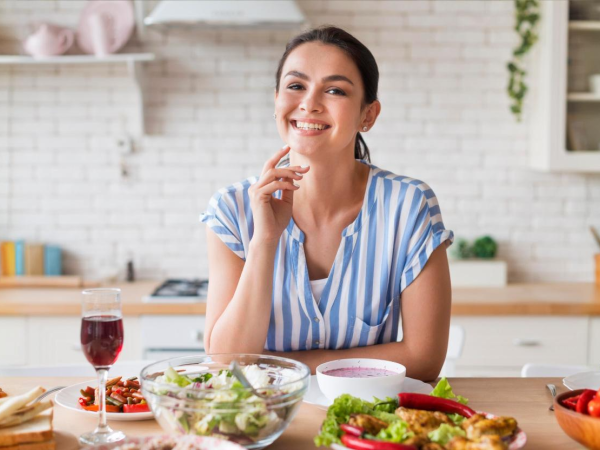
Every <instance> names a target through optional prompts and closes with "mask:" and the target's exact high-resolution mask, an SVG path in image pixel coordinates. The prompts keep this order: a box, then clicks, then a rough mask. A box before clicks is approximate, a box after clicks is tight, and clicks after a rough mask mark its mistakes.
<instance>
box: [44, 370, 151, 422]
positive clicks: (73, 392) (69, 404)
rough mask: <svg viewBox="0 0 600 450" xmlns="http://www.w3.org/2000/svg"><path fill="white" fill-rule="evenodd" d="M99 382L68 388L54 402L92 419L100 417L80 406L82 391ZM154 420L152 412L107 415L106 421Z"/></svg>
mask: <svg viewBox="0 0 600 450" xmlns="http://www.w3.org/2000/svg"><path fill="white" fill-rule="evenodd" d="M97 384H98V380H90V381H84V382H83V383H77V384H74V385H72V386H68V387H66V388H64V389H62V390H60V391H59V392H58V394H56V397H55V398H54V401H55V402H56V403H57V404H59V405H60V406H62V407H64V408H67V409H70V410H72V411H77V412H78V413H79V414H83V415H87V416H90V417H98V413H97V412H95V411H86V410H85V409H81V407H80V406H79V403H78V401H79V397H81V393H80V392H79V390H80V389H85V388H86V387H88V386H92V387H94V386H96V385H97ZM150 419H154V414H152V412H143V413H106V420H115V421H120V422H130V421H135V420H150Z"/></svg>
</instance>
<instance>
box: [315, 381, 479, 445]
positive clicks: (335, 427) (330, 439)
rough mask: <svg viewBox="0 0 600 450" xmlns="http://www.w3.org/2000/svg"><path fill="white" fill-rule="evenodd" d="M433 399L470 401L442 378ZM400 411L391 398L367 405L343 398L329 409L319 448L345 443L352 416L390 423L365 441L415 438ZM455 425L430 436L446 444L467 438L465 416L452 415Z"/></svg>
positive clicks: (431, 433)
mask: <svg viewBox="0 0 600 450" xmlns="http://www.w3.org/2000/svg"><path fill="white" fill-rule="evenodd" d="M430 395H432V396H434V397H439V398H444V399H451V400H454V401H457V402H459V403H461V404H463V405H466V404H467V402H468V400H467V399H466V398H464V397H461V396H456V395H454V392H452V388H451V387H450V383H448V380H447V379H446V378H442V379H441V380H440V381H439V383H438V384H437V385H436V387H435V388H434V389H433V391H432V392H431V394H430ZM396 408H398V402H397V400H396V399H393V398H391V397H388V398H386V399H385V400H381V399H378V398H376V397H374V398H373V401H372V402H367V401H365V400H361V399H359V398H356V397H353V396H351V395H349V394H343V395H340V396H339V397H338V398H336V399H335V401H334V402H333V404H332V405H331V406H330V407H329V409H328V410H327V416H326V418H325V421H324V422H323V425H322V426H321V432H320V433H319V435H318V436H316V437H315V439H314V441H315V444H316V445H317V446H322V445H323V446H331V444H334V443H336V444H342V441H341V437H342V435H343V434H344V432H343V430H342V429H341V428H340V425H343V424H347V423H348V421H349V419H350V416H351V415H352V414H368V415H370V416H373V417H375V418H377V419H380V420H382V421H384V422H386V423H387V424H388V426H387V428H384V429H382V430H380V431H379V432H378V433H377V434H376V435H369V434H365V435H364V438H365V439H371V440H374V441H383V442H394V443H403V442H405V441H407V440H409V439H410V438H412V437H413V436H414V433H413V432H412V431H410V428H409V426H408V424H407V423H406V422H405V421H404V420H402V419H401V418H400V417H399V416H397V415H396V414H394V412H395V410H396ZM448 417H449V418H450V419H451V421H452V422H453V424H454V426H453V425H448V424H441V425H440V426H439V427H438V428H437V429H436V430H434V431H432V432H430V433H428V435H427V437H428V438H429V440H430V441H431V442H434V443H437V444H440V445H442V446H443V445H446V444H447V443H448V442H449V441H450V440H451V439H452V438H453V437H455V436H465V432H464V430H463V429H462V428H460V424H461V423H462V421H463V420H465V419H464V417H462V416H460V415H458V414H448Z"/></svg>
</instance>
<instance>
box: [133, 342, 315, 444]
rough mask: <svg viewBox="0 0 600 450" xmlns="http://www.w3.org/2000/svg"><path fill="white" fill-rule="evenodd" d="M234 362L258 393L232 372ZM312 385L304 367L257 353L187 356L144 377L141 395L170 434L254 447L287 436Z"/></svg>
mask: <svg viewBox="0 0 600 450" xmlns="http://www.w3.org/2000/svg"><path fill="white" fill-rule="evenodd" d="M234 360H235V361H237V362H238V364H239V365H240V367H241V369H242V371H243V372H244V375H245V376H246V378H247V379H248V381H249V382H250V384H252V386H253V387H254V391H253V390H251V389H247V388H244V387H243V386H242V384H241V383H240V382H239V381H238V380H237V379H236V378H235V377H234V376H233V375H232V374H231V372H230V371H229V365H230V363H231V362H232V361H234ZM309 383H310V369H309V368H308V366H306V365H305V364H302V363H300V362H298V361H294V360H292V359H287V358H280V357H277V356H265V355H252V354H219V355H210V356H204V355H194V356H182V357H177V358H171V359H167V360H164V361H159V362H157V363H153V364H151V365H149V366H147V367H145V368H144V369H143V370H142V373H141V387H142V393H143V395H144V397H145V398H146V400H147V402H148V404H149V405H150V409H151V410H152V412H153V413H154V416H155V418H156V420H157V421H158V423H159V424H160V425H161V426H162V428H163V429H164V430H165V431H167V432H169V433H174V434H193V435H200V436H213V437H219V438H222V439H227V440H230V441H233V442H236V443H238V444H240V445H242V446H244V447H246V448H249V449H258V448H263V447H266V446H267V445H270V444H272V443H273V442H274V441H275V440H276V439H277V438H278V437H279V436H280V435H281V433H283V431H284V430H285V429H286V428H287V426H288V425H289V423H290V422H291V421H292V419H293V418H294V416H295V415H296V412H297V410H298V407H299V406H300V403H301V401H302V398H303V397H304V394H305V393H306V392H307V390H308V387H309Z"/></svg>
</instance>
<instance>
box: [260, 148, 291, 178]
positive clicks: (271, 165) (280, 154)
mask: <svg viewBox="0 0 600 450" xmlns="http://www.w3.org/2000/svg"><path fill="white" fill-rule="evenodd" d="M289 151H290V146H289V145H287V144H286V145H284V146H283V147H281V148H280V149H279V150H277V152H276V153H275V154H274V155H273V156H272V157H271V158H269V159H268V160H267V162H266V163H265V165H264V166H263V173H265V172H266V171H267V170H269V169H273V168H275V166H276V165H277V163H278V162H279V160H280V159H281V158H283V157H284V156H285V154H286V153H288V152H289Z"/></svg>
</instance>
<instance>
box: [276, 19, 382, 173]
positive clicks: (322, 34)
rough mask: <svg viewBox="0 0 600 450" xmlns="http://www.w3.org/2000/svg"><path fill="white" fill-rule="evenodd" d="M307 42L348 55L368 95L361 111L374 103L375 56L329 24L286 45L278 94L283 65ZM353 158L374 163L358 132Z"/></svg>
mask: <svg viewBox="0 0 600 450" xmlns="http://www.w3.org/2000/svg"><path fill="white" fill-rule="evenodd" d="M308 42H321V43H323V44H328V45H335V46H336V47H338V48H339V49H341V50H342V51H343V52H344V53H346V54H347V55H348V56H349V57H350V59H352V61H354V64H356V67H357V68H358V71H359V72H360V76H361V78H362V82H363V86H364V88H365V96H364V98H363V100H362V105H361V109H362V108H364V107H365V106H366V105H369V104H371V103H373V102H374V101H375V100H377V86H378V84H379V69H378V67H377V62H376V61H375V58H374V57H373V54H372V53H371V52H370V50H369V49H368V48H367V47H365V46H364V44H363V43H362V42H360V41H359V40H358V39H356V38H355V37H354V36H352V35H351V34H350V33H348V32H346V31H344V30H342V29H341V28H336V27H333V26H329V25H324V26H321V27H319V28H314V29H312V30H309V31H306V32H304V33H302V34H300V35H298V36H296V37H295V38H293V39H292V40H291V41H290V42H288V43H287V45H286V47H285V52H284V53H283V56H282V57H281V59H280V60H279V66H278V67H277V74H276V75H275V76H276V78H277V79H276V84H275V90H276V91H277V92H279V80H280V78H281V71H282V70H283V65H284V64H285V61H286V60H287V57H288V56H289V55H290V53H291V52H292V51H293V50H294V49H295V48H296V47H298V46H300V45H302V44H306V43H308ZM354 157H355V158H356V159H364V160H366V161H369V162H370V161H371V155H370V153H369V148H368V147H367V144H366V143H365V141H364V140H363V138H362V136H361V135H360V133H356V140H355V141H354Z"/></svg>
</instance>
